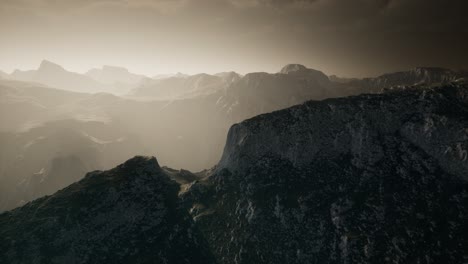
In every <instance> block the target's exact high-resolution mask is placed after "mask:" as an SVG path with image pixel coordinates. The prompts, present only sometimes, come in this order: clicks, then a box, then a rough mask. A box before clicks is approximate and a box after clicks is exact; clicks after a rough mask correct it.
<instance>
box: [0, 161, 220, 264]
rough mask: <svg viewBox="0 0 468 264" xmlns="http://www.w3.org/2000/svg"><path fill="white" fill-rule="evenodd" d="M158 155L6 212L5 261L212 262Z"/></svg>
mask: <svg viewBox="0 0 468 264" xmlns="http://www.w3.org/2000/svg"><path fill="white" fill-rule="evenodd" d="M178 191H179V186H178V185H177V184H176V183H175V182H174V181H172V180H170V178H169V177H168V176H167V175H166V174H165V173H164V171H163V170H162V169H161V168H160V167H159V165H158V163H157V161H156V159H155V158H146V157H135V158H133V159H130V160H128V161H127V162H125V163H123V164H122V165H120V166H118V167H116V168H114V169H112V170H109V171H94V172H90V173H88V174H87V175H86V177H85V178H84V179H82V180H81V181H79V182H77V183H74V184H72V185H70V186H68V187H67V188H65V189H62V190H60V191H59V192H57V193H55V194H53V195H52V196H46V197H43V198H40V199H38V200H35V201H33V202H31V203H28V204H26V205H25V206H23V207H20V208H17V209H15V210H13V211H9V212H6V213H3V214H1V215H0V247H1V249H2V250H1V251H0V263H12V264H13V263H212V261H213V259H212V257H211V253H210V252H209V251H208V249H207V245H206V243H205V241H204V239H203V238H202V236H201V235H200V234H199V232H198V230H197V228H196V227H195V226H194V224H193V221H192V219H191V218H190V216H189V214H188V213H187V212H186V211H185V210H183V209H182V208H181V207H180V205H179V201H178V197H177V194H178Z"/></svg>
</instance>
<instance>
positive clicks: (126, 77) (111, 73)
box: [85, 65, 146, 84]
mask: <svg viewBox="0 0 468 264" xmlns="http://www.w3.org/2000/svg"><path fill="white" fill-rule="evenodd" d="M85 75H87V76H89V77H91V78H93V79H94V80H96V81H98V82H101V83H106V84H114V83H124V84H137V83H139V82H140V81H142V80H143V79H144V78H146V77H145V76H143V75H138V74H133V73H130V72H129V71H128V70H127V69H125V68H122V67H115V66H108V65H104V66H103V67H102V69H91V70H89V71H88V72H86V73H85Z"/></svg>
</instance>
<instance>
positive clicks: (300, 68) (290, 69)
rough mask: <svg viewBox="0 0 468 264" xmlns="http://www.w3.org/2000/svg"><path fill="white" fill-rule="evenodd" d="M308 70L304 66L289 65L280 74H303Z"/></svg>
mask: <svg viewBox="0 0 468 264" xmlns="http://www.w3.org/2000/svg"><path fill="white" fill-rule="evenodd" d="M307 70H308V69H307V67H306V66H304V65H302V64H288V65H286V66H284V67H283V68H282V69H281V71H280V73H283V74H288V73H291V72H302V71H307Z"/></svg>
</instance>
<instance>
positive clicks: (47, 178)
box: [0, 120, 145, 211]
mask: <svg viewBox="0 0 468 264" xmlns="http://www.w3.org/2000/svg"><path fill="white" fill-rule="evenodd" d="M0 143H1V146H2V149H1V150H0V211H4V210H9V209H12V208H15V207H17V206H20V205H23V204H24V203H26V202H28V201H32V200H34V199H36V198H39V197H42V196H44V195H50V194H53V193H54V192H56V191H57V190H60V189H62V188H64V187H66V186H67V185H70V184H71V183H73V182H76V181H78V180H80V179H81V178H82V177H83V175H84V174H85V173H86V172H88V171H91V170H96V169H105V168H111V167H114V166H116V165H117V164H119V163H121V162H122V161H124V160H126V159H127V158H128V157H129V156H132V155H135V154H137V153H145V147H144V146H143V145H142V142H140V141H139V139H138V138H136V137H135V136H134V135H132V134H131V133H129V132H128V131H127V130H124V128H122V127H120V126H118V127H117V126H116V125H115V124H113V123H103V122H97V121H87V122H83V121H77V120H60V121H54V122H46V123H44V124H42V125H40V126H37V127H34V128H31V129H29V130H27V131H23V132H4V133H0Z"/></svg>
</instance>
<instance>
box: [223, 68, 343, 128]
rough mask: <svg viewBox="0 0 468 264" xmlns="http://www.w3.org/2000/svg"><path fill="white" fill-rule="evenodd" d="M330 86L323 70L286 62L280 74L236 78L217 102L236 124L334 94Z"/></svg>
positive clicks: (260, 74)
mask: <svg viewBox="0 0 468 264" xmlns="http://www.w3.org/2000/svg"><path fill="white" fill-rule="evenodd" d="M332 89H333V86H332V83H331V82H330V81H329V79H328V77H327V76H326V75H325V74H323V73H322V72H320V71H316V70H313V69H308V68H306V67H305V66H303V65H298V64H289V65H286V66H285V67H283V68H282V69H281V71H280V72H279V73H275V74H270V73H265V72H257V73H248V74H246V75H245V76H243V77H241V78H238V79H237V80H236V81H234V82H233V83H231V84H230V85H229V87H228V88H227V89H225V91H223V93H222V94H220V96H219V98H218V99H217V102H216V104H217V105H218V106H219V107H220V108H221V109H220V110H219V111H222V112H225V114H226V115H227V116H229V117H230V118H232V121H233V123H235V122H240V121H242V120H244V119H246V118H250V117H253V116H256V115H259V114H263V113H268V112H271V111H275V110H279V109H283V108H287V107H290V106H293V105H295V104H300V103H303V102H305V101H307V100H311V99H314V100H320V99H324V98H328V97H334V96H335V94H334V91H333V90H332Z"/></svg>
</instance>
